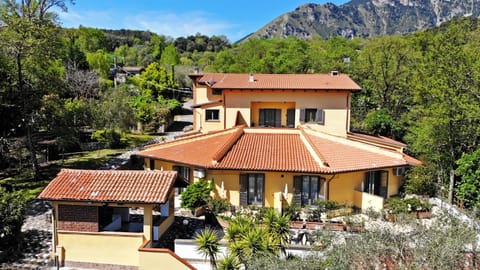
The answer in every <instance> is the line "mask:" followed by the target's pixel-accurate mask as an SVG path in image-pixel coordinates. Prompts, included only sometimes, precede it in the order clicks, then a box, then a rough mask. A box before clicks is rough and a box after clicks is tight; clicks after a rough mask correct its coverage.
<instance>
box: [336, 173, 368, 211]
mask: <svg viewBox="0 0 480 270" xmlns="http://www.w3.org/2000/svg"><path fill="white" fill-rule="evenodd" d="M364 179H365V172H355V173H345V174H337V175H335V177H333V178H332V176H327V181H328V182H329V184H328V189H329V197H328V199H329V200H331V201H336V202H339V203H342V204H347V205H353V203H354V191H355V190H361V188H362V182H363V180H364Z"/></svg>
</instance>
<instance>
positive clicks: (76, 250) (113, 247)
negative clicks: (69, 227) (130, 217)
mask: <svg viewBox="0 0 480 270" xmlns="http://www.w3.org/2000/svg"><path fill="white" fill-rule="evenodd" d="M144 241H145V238H144V237H143V233H117V232H101V233H78V232H58V246H61V247H63V249H64V256H65V257H64V259H65V261H74V262H87V263H104V264H119V265H132V266H137V265H138V252H137V250H138V248H139V247H140V246H141V245H142V244H143V242H144Z"/></svg>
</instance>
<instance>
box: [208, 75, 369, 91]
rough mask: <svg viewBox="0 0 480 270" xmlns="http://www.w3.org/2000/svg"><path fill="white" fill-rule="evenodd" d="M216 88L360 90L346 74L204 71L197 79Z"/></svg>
mask: <svg viewBox="0 0 480 270" xmlns="http://www.w3.org/2000/svg"><path fill="white" fill-rule="evenodd" d="M198 82H199V83H200V84H207V85H209V86H210V87H211V88H216V89H280V90H287V89H298V90H347V91H360V90H361V88H360V86H359V85H358V84H357V83H355V82H354V81H353V80H352V79H351V78H350V77H349V76H348V75H346V74H338V75H336V76H332V75H330V74H253V81H251V80H250V75H249V74H238V73H206V74H203V76H202V77H201V78H200V79H199V81H198Z"/></svg>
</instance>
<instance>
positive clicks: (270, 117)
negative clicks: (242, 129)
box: [259, 109, 282, 127]
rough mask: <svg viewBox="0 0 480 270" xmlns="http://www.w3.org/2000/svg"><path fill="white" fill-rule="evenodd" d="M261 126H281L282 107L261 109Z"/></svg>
mask: <svg viewBox="0 0 480 270" xmlns="http://www.w3.org/2000/svg"><path fill="white" fill-rule="evenodd" d="M259 118H260V119H259V126H261V127H280V126H281V125H282V110H281V109H260V114H259Z"/></svg>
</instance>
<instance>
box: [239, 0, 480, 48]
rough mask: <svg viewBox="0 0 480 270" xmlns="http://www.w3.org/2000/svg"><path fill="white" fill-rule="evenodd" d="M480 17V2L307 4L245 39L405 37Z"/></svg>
mask: <svg viewBox="0 0 480 270" xmlns="http://www.w3.org/2000/svg"><path fill="white" fill-rule="evenodd" d="M468 16H473V17H477V18H478V17H480V0H352V1H350V2H347V3H345V4H342V5H339V6H337V5H335V4H333V3H326V4H314V3H306V4H303V5H301V6H299V7H297V8H296V9H295V10H293V11H291V12H287V13H284V14H282V15H280V16H278V17H277V18H275V19H273V20H272V21H271V22H269V23H268V24H266V25H265V26H263V27H262V28H260V29H259V30H257V31H256V32H254V33H252V34H250V35H248V36H246V37H245V38H243V39H241V40H240V41H239V42H242V41H245V40H248V39H251V38H286V37H290V36H295V37H298V38H303V39H311V38H312V37H313V36H315V35H319V36H321V37H323V38H329V37H332V36H337V35H340V36H344V37H347V38H351V37H371V36H379V35H394V34H400V35H402V34H408V33H413V32H415V31H418V30H422V29H428V28H432V27H436V26H440V25H441V24H442V23H444V22H447V21H450V20H451V19H453V18H457V17H468Z"/></svg>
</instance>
